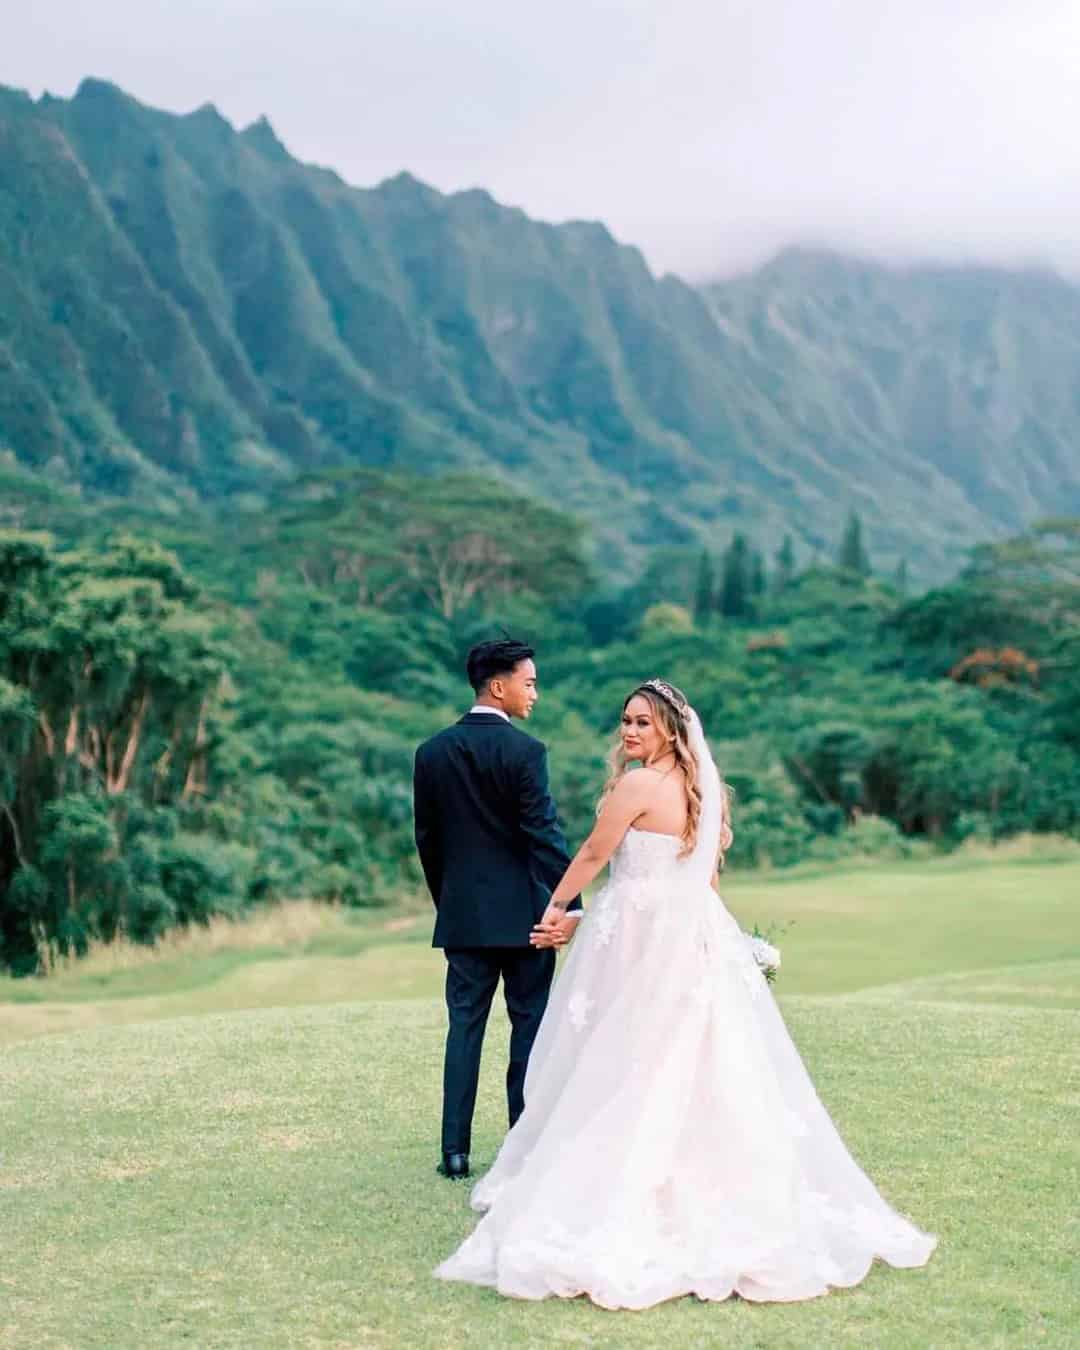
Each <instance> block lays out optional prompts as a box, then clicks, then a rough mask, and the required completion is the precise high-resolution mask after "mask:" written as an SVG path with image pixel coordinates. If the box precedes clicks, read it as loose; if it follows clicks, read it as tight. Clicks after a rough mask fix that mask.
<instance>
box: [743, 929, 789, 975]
mask: <svg viewBox="0 0 1080 1350" xmlns="http://www.w3.org/2000/svg"><path fill="white" fill-rule="evenodd" d="M743 937H744V938H745V939H746V941H747V943H748V944H749V947H750V955H751V956H752V957H753V958H754V960H755V961H756V962H757V964H758V968H759V969H760V970H779V969H780V951H779V949H778V948H776V947H774V946H773V945H772V943H771V942H766V941H765V939H764V938H759V937H754V936H753V934H751V933H744V934H743Z"/></svg>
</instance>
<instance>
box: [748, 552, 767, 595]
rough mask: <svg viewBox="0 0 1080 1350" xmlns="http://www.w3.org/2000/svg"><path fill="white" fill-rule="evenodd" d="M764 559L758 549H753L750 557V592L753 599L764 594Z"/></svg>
mask: <svg viewBox="0 0 1080 1350" xmlns="http://www.w3.org/2000/svg"><path fill="white" fill-rule="evenodd" d="M765 588H766V581H765V559H764V558H763V557H762V556H761V550H760V549H757V548H756V549H754V551H753V553H752V554H751V556H750V591H751V594H752V595H753V596H754V597H755V599H760V597H761V596H763V595H764V594H765Z"/></svg>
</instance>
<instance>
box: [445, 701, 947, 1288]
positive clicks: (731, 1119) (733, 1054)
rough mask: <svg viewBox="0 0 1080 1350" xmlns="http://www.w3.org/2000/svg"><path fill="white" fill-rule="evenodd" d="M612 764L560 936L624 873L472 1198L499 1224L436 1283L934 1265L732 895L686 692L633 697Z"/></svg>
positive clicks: (852, 1278)
mask: <svg viewBox="0 0 1080 1350" xmlns="http://www.w3.org/2000/svg"><path fill="white" fill-rule="evenodd" d="M612 758H613V771H612V776H611V779H610V781H609V783H608V786H607V788H606V790H605V794H604V796H603V797H602V798H601V804H600V808H599V813H598V817H597V821H596V826H595V828H594V830H593V832H592V834H591V835H590V837H589V838H588V840H586V842H585V844H584V845H583V846H582V848H581V850H580V852H579V853H578V854H577V856H576V857H575V859H574V861H573V862H572V863H571V864H570V867H569V868H568V870H567V872H566V875H565V876H564V877H563V879H562V881H561V882H560V883H559V885H558V886H557V887H556V889H555V891H554V893H553V894H552V896H551V902H550V905H549V908H548V910H547V912H546V913H545V915H544V918H543V920H542V923H541V926H540V927H541V929H543V930H546V931H549V932H550V931H552V930H553V929H554V928H556V927H558V926H559V925H560V924H562V923H564V918H563V916H564V914H565V910H566V906H567V904H568V903H569V902H570V900H571V899H572V898H573V897H574V896H575V895H577V894H578V893H579V892H581V891H582V890H583V889H584V888H585V887H586V886H587V885H588V884H589V882H591V881H592V880H593V878H594V877H595V876H596V875H597V873H598V872H599V871H600V869H601V868H602V867H603V866H604V864H605V863H606V862H608V860H609V859H610V861H611V874H610V880H609V881H608V883H607V885H606V886H605V887H604V888H603V889H602V890H601V891H600V893H599V895H598V896H597V897H596V899H595V901H594V902H593V903H592V905H591V906H590V907H589V910H588V912H587V914H586V916H585V918H584V919H583V920H582V922H581V925H580V931H579V933H578V935H577V937H576V939H575V941H574V943H573V946H572V948H571V950H570V952H569V955H568V957H567V960H566V963H565V965H564V967H563V970H562V973H561V976H560V978H559V979H558V981H557V982H556V985H555V989H554V991H553V993H552V996H551V1000H550V1002H549V1004H548V1008H547V1012H546V1014H545V1016H544V1020H543V1022H542V1024H541V1027H540V1031H539V1033H538V1035H537V1039H536V1042H535V1045H534V1047H533V1051H532V1055H531V1058H530V1061H529V1068H528V1075H527V1077H526V1080H525V1100H526V1105H525V1112H524V1114H523V1115H522V1116H521V1118H520V1119H519V1120H518V1122H517V1124H516V1125H515V1126H514V1128H513V1129H512V1130H511V1131H510V1133H509V1134H508V1135H507V1137H506V1139H505V1141H504V1143H503V1146H502V1148H501V1150H500V1152H499V1155H498V1157H497V1158H496V1160H495V1163H494V1165H493V1167H492V1168H491V1170H490V1172H488V1174H487V1175H486V1176H485V1177H484V1178H483V1179H482V1180H481V1181H480V1182H479V1183H478V1184H477V1186H476V1187H475V1189H474V1190H473V1193H472V1206H473V1208H474V1209H476V1210H479V1211H480V1212H482V1213H483V1214H484V1217H483V1218H482V1219H481V1220H480V1222H479V1224H478V1225H477V1227H476V1228H475V1230H474V1231H473V1232H472V1234H471V1235H470V1236H469V1237H468V1238H466V1240H465V1241H464V1242H463V1243H462V1245H461V1246H460V1247H459V1248H458V1250H457V1251H456V1252H455V1253H454V1254H453V1256H451V1257H450V1258H449V1259H448V1260H447V1261H444V1262H443V1264H442V1265H441V1266H439V1268H438V1270H437V1271H436V1272H435V1273H436V1274H437V1275H438V1276H440V1277H441V1278H442V1279H446V1280H463V1281H467V1282H470V1283H472V1284H478V1285H487V1286H490V1287H492V1288H494V1289H497V1290H498V1291H499V1292H500V1293H502V1294H508V1295H511V1296H513V1297H515V1298H528V1299H540V1298H545V1297H547V1296H548V1295H551V1294H555V1295H558V1296H560V1297H562V1298H572V1297H574V1296H576V1295H579V1294H586V1295H588V1297H589V1298H590V1299H592V1301H593V1302H594V1303H597V1304H599V1305H600V1306H601V1307H604V1308H647V1307H651V1306H652V1305H653V1304H656V1303H659V1302H661V1301H663V1300H664V1299H670V1298H675V1297H677V1296H679V1295H682V1294H696V1295H697V1296H698V1297H699V1298H702V1299H725V1298H728V1297H729V1296H730V1295H731V1294H733V1293H734V1294H739V1295H741V1296H742V1297H743V1298H746V1299H753V1300H756V1301H774V1300H782V1301H793V1300H797V1299H806V1298H813V1297H815V1296H816V1295H818V1294H824V1293H826V1292H828V1290H829V1288H830V1286H850V1285H854V1284H858V1283H859V1281H860V1280H862V1279H863V1278H864V1277H865V1276H866V1274H867V1272H868V1270H869V1269H870V1265H871V1263H872V1261H873V1260H874V1258H875V1257H880V1258H882V1259H883V1260H885V1261H887V1262H888V1263H889V1264H890V1265H893V1266H921V1265H923V1264H924V1263H925V1262H926V1261H927V1260H928V1259H929V1257H930V1254H931V1252H932V1251H933V1249H934V1245H935V1241H936V1239H935V1238H933V1237H931V1236H930V1235H928V1234H926V1233H923V1232H920V1231H919V1229H917V1228H915V1227H914V1226H913V1225H912V1224H910V1223H909V1222H908V1221H907V1220H906V1219H903V1218H902V1217H901V1216H900V1215H898V1214H897V1213H896V1212H895V1211H894V1210H892V1209H891V1208H890V1207H889V1205H888V1204H887V1203H886V1202H885V1201H884V1200H883V1199H882V1197H881V1196H880V1195H879V1194H878V1192H877V1190H876V1189H875V1188H874V1185H873V1183H872V1182H871V1181H870V1180H869V1178H868V1177H867V1176H866V1175H865V1174H864V1173H863V1172H862V1171H861V1170H860V1168H859V1166H858V1164H857V1163H856V1162H855V1161H854V1160H853V1158H852V1157H851V1155H850V1154H849V1153H848V1151H847V1149H846V1148H845V1146H844V1144H843V1141H842V1140H841V1139H840V1136H839V1135H838V1134H837V1132H836V1128H835V1126H834V1125H833V1123H832V1121H831V1119H830V1118H829V1115H828V1113H827V1112H826V1110H825V1108H824V1107H823V1106H822V1104H821V1102H820V1101H819V1100H818V1097H817V1094H816V1093H815V1091H814V1087H813V1084H812V1083H811V1081H810V1078H809V1076H808V1075H807V1072H806V1069H805V1067H804V1066H803V1063H802V1060H801V1059H800V1057H799V1054H798V1051H797V1050H796V1049H795V1046H794V1045H793V1044H792V1041H791V1038H790V1037H789V1035H788V1033H787V1029H786V1027H785V1026H784V1023H783V1020H782V1019H781V1017H780V1013H779V1012H778V1010H777V1007H776V1004H775V1003H774V1001H773V998H772V995H771V993H770V992H769V989H768V986H767V985H766V983H765V980H764V978H763V976H762V975H761V973H760V971H759V970H758V968H757V965H756V963H755V962H754V959H753V957H752V955H751V953H750V950H749V947H748V944H747V942H746V940H745V938H744V937H743V935H742V933H741V931H740V929H739V926H738V924H737V923H736V922H735V920H734V919H733V918H732V917H731V915H730V914H729V913H728V912H727V910H726V909H725V908H724V905H723V903H722V901H721V900H720V898H719V896H718V894H717V892H716V890H715V889H714V886H715V884H716V883H715V878H716V873H717V871H718V868H719V866H720V865H721V864H722V862H723V853H724V851H725V850H726V848H727V847H728V846H729V845H730V843H731V830H730V828H729V826H728V823H727V809H726V808H727V792H726V788H725V787H724V784H723V783H722V782H721V779H720V775H719V773H718V771H717V768H716V765H715V764H714V762H713V759H712V756H711V754H710V753H709V749H708V746H707V744H706V741H705V736H704V732H703V731H702V727H701V722H700V721H699V719H698V717H697V714H696V713H695V712H694V710H693V709H692V708H691V707H690V706H689V705H688V704H687V701H686V699H685V698H684V696H683V695H682V694H681V693H680V691H679V690H678V689H676V688H674V687H673V686H672V685H670V684H667V683H665V682H664V681H663V680H648V681H646V683H645V684H643V685H641V686H639V687H638V688H637V689H635V690H634V692H633V693H632V694H631V695H630V697H629V698H628V699H627V700H626V703H625V705H624V708H623V717H622V726H621V730H620V740H619V743H618V744H617V745H616V748H615V751H614V753H613V757H612ZM631 761H633V762H637V763H638V764H640V765H641V766H642V767H640V768H630V767H629V764H630V762H631ZM710 883H711V884H710Z"/></svg>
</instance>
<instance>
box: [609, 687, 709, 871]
mask: <svg viewBox="0 0 1080 1350" xmlns="http://www.w3.org/2000/svg"><path fill="white" fill-rule="evenodd" d="M661 690H663V692H661ZM639 697H640V698H643V699H644V700H645V701H646V703H648V705H649V708H650V710H651V711H652V715H653V720H654V721H655V722H656V725H657V726H658V727H659V728H660V733H661V735H662V736H663V737H664V739H665V740H667V741H668V742H669V743H670V745H671V749H672V750H673V752H674V754H675V766H676V768H679V769H682V771H683V782H684V784H685V787H686V825H685V826H684V827H683V832H682V834H681V835H680V836H679V837H680V838H681V840H682V848H681V849H680V850H679V857H680V858H685V857H687V855H688V854H689V853H691V852H692V851H693V848H694V845H695V844H696V843H697V836H698V826H699V825H700V823H701V789H700V787H699V786H698V767H697V759H696V758H695V756H694V754H693V753H692V751H691V749H690V745H689V743H688V741H687V730H688V727H689V722H688V713H689V709H690V705H689V703H688V702H687V699H686V695H685V694H684V693H683V692H682V690H681V689H676V688H675V686H674V685H673V684H668V683H667V682H666V681H664V680H649V681H647V682H646V683H645V684H639V685H638V686H637V688H636V689H631V691H630V693H629V694H627V696H626V698H625V699H624V700H623V706H622V710H623V713H624V714H625V712H626V709H627V707H628V705H629V703H630V700H631V699H632V698H639ZM630 762H631V761H630V759H629V758H628V757H627V754H626V751H625V750H624V749H623V743H622V735H621V733H620V732H619V731H616V733H615V744H614V745H613V746H612V748H611V753H610V754H609V755H608V769H609V774H608V780H607V782H606V783H605V784H604V790H603V792H602V793H601V794H600V800H599V802H598V803H597V806H596V810H597V813H599V812H600V810H601V808H602V807H603V805H604V802H605V801H607V798H608V795H609V794H610V792H611V790H612V789H613V788H614V786H615V784H616V783H617V782H618V781H619V779H620V778H621V777H622V776H623V774H624V773H625V772H626V766H627V765H628V764H629V763H630ZM725 795H726V794H725Z"/></svg>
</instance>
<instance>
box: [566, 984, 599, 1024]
mask: <svg viewBox="0 0 1080 1350" xmlns="http://www.w3.org/2000/svg"><path fill="white" fill-rule="evenodd" d="M592 1007H593V1000H592V999H591V998H590V997H589V996H588V994H586V993H585V991H584V990H583V989H579V990H578V991H577V993H576V994H571V995H570V1001H569V1002H568V1003H567V1005H566V1011H567V1012H568V1013H569V1014H570V1021H571V1022H572V1023H573V1025H574V1026H575V1027H576V1028H577V1030H578V1031H580V1030H581V1029H582V1028H583V1027H584V1025H585V1023H586V1022H587V1021H588V1020H589V1013H590V1012H591V1011H592Z"/></svg>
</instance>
